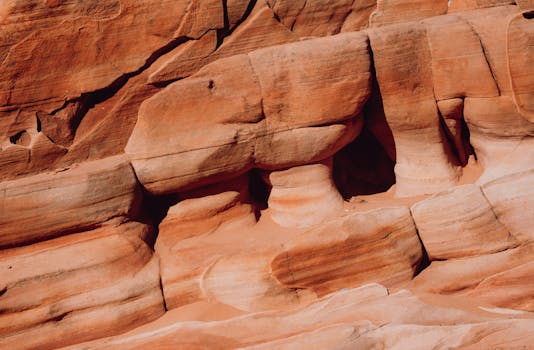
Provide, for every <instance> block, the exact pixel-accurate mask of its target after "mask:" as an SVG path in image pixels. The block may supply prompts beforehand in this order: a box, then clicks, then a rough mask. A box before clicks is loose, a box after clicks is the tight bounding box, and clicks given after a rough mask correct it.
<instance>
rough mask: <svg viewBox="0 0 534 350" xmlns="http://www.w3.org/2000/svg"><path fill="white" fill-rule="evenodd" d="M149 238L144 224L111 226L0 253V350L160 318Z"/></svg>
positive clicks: (80, 337)
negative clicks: (0, 294) (0, 272)
mask: <svg viewBox="0 0 534 350" xmlns="http://www.w3.org/2000/svg"><path fill="white" fill-rule="evenodd" d="M149 235H150V227H148V226H146V225H143V224H139V223H127V224H123V225H118V224H117V223H110V225H106V226H104V227H102V228H99V229H96V230H93V231H87V232H83V233H79V234H74V235H70V236H65V237H60V238H56V239H52V240H48V241H46V242H42V243H37V244H33V245H29V246H25V247H21V248H14V249H6V250H3V251H2V252H0V271H2V274H1V277H0V289H1V290H2V292H3V293H2V296H1V298H0V336H1V338H2V341H1V342H0V348H2V349H13V348H17V349H37V348H41V349H44V348H46V349H53V348H57V347H60V346H65V345H69V344H73V343H79V342H82V341H84V340H90V339H94V338H97V337H104V336H109V335H112V334H115V333H116V332H120V331H126V330H129V329H132V328H134V327H136V326H138V325H141V324H143V323H145V322H148V321H151V320H154V319H156V318H157V317H159V316H161V315H162V314H163V313H164V311H165V309H164V302H163V297H162V295H161V290H160V287H159V267H158V258H157V257H156V256H154V255H153V253H152V250H151V249H150V247H149V246H148V245H147V244H146V243H145V242H144V240H145V239H147V238H148V236H149ZM65 262H68V265H66V264H65ZM69 335H70V336H69ZM72 335H76V336H75V337H73V336H72Z"/></svg>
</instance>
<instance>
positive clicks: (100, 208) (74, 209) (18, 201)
mask: <svg viewBox="0 0 534 350" xmlns="http://www.w3.org/2000/svg"><path fill="white" fill-rule="evenodd" d="M0 193H2V198H1V200H0V208H1V209H2V210H1V211H0V247H9V246H17V245H22V244H28V243H32V242H36V241H42V240H45V239H48V238H52V237H54V236H59V235H62V234H65V233H69V232H76V231H83V230H86V229H90V228H93V227H96V226H98V225H100V224H101V223H102V222H104V221H107V220H109V219H112V218H115V217H124V218H132V217H135V216H136V215H138V214H139V209H140V204H141V197H142V194H141V190H140V188H139V185H138V183H137V180H136V178H135V174H134V172H133V170H132V167H131V165H130V163H129V162H128V160H127V159H126V157H124V156H116V157H111V158H107V159H103V160H100V161H98V162H88V163H82V164H80V165H77V166H75V167H73V168H65V169H61V170H58V171H55V172H53V173H45V174H39V175H34V176H30V177H26V178H22V179H18V180H12V181H6V182H1V183H0Z"/></svg>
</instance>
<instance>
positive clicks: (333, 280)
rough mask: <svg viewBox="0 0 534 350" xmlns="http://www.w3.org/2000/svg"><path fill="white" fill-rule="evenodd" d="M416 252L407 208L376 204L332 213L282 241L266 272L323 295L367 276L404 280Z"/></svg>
mask: <svg viewBox="0 0 534 350" xmlns="http://www.w3.org/2000/svg"><path fill="white" fill-rule="evenodd" d="M421 258H422V251H421V245H420V243H419V239H418V237H417V233H416V230H415V226H414V223H413V221H412V218H411V216H410V212H409V210H408V209H407V208H405V207H397V208H381V209H376V210H373V211H369V212H364V213H354V214H350V215H349V216H346V217H343V218H339V219H335V220H333V221H331V222H328V223H326V224H324V225H322V226H320V227H318V228H317V229H314V230H311V231H309V232H307V233H304V234H302V235H300V236H298V237H296V238H295V239H293V240H291V241H290V242H288V243H286V244H284V246H283V251H282V252H280V253H279V254H278V255H277V256H276V257H274V258H273V259H272V261H271V270H272V272H271V273H272V275H273V276H274V277H275V278H276V279H277V280H278V281H279V282H280V283H282V284H284V285H286V286H287V287H290V288H310V289H312V290H313V291H314V292H316V293H317V294H318V295H324V294H327V293H330V292H333V291H336V290H338V289H341V288H346V287H355V286H358V285H361V284H365V283H370V282H377V283H382V284H384V285H386V286H392V285H395V284H398V283H400V282H403V281H409V280H410V279H411V278H412V277H413V275H414V273H415V271H416V269H417V266H418V265H419V262H420V261H421Z"/></svg>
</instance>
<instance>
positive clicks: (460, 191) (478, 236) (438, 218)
mask: <svg viewBox="0 0 534 350" xmlns="http://www.w3.org/2000/svg"><path fill="white" fill-rule="evenodd" d="M411 211H412V215H413V218H414V221H415V224H416V225H417V229H418V232H419V236H420V237H421V240H422V241H423V245H424V246H425V249H426V251H427V253H428V256H429V258H430V259H431V260H436V259H437V260H443V259H451V258H459V257H463V256H470V255H480V254H489V253H494V252H498V251H502V250H505V249H508V248H512V247H514V246H517V244H518V242H517V241H516V240H515V238H514V237H513V236H511V235H510V233H509V232H508V230H507V229H506V227H505V226H504V225H503V224H501V222H499V220H498V219H497V217H496V216H495V213H494V212H493V210H492V208H491V206H490V204H489V203H488V201H487V200H486V198H485V197H484V195H483V194H482V191H481V190H480V188H479V187H478V186H476V185H464V186H459V187H455V188H453V189H451V190H447V191H445V192H441V193H439V194H436V195H434V196H433V197H432V198H429V199H426V200H424V201H422V202H419V203H417V204H415V205H414V206H413V207H412V208H411Z"/></svg>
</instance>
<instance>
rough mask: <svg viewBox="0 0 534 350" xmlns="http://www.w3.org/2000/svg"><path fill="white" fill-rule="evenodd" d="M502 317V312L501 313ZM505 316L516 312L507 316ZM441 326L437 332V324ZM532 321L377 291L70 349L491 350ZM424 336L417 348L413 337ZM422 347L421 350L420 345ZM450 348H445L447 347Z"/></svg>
mask: <svg viewBox="0 0 534 350" xmlns="http://www.w3.org/2000/svg"><path fill="white" fill-rule="evenodd" d="M501 312H502V313H501ZM507 312H512V313H509V314H507ZM438 323H439V326H438V325H437V324H438ZM532 323H533V321H532V316H531V315H528V314H521V315H517V314H515V315H514V314H513V310H505V309H502V310H491V309H489V308H488V311H485V310H484V309H481V308H476V307H472V306H467V307H466V308H465V309H464V310H460V309H458V308H457V306H455V305H454V303H451V304H447V303H443V301H440V300H439V299H437V300H431V301H425V300H424V299H422V298H419V297H417V296H415V295H413V294H411V293H409V292H408V291H400V292H397V293H393V294H390V295H388V291H387V289H386V288H384V287H382V286H380V285H378V284H371V285H366V286H363V287H360V288H356V289H347V290H344V291H339V292H337V293H334V294H332V295H330V296H327V297H324V298H322V299H321V300H319V301H317V302H315V303H313V304H310V305H309V306H305V307H300V308H296V309H292V310H288V311H270V312H262V313H255V314H250V315H246V316H240V317H236V318H230V319H228V320H224V321H216V322H173V319H172V318H171V317H170V318H168V319H167V320H165V323H164V324H163V325H162V328H161V330H159V331H158V330H155V329H153V328H150V327H146V328H145V329H143V330H139V331H137V332H133V333H128V334H125V335H123V336H118V337H114V338H108V339H104V340H101V341H96V342H92V343H86V344H82V345H80V346H74V347H69V348H68V349H82V348H83V349H113V348H116V347H121V348H124V349H143V348H146V347H160V348H165V347H174V348H176V347H177V348H184V349H193V348H195V347H202V346H210V347H214V348H217V349H235V348H250V349H272V348H281V349H285V348H289V349H295V348H302V347H304V346H306V345H311V346H312V348H313V347H314V346H315V345H317V347H316V348H319V349H320V348H324V347H327V348H330V347H331V346H336V345H338V346H340V347H341V348H346V347H349V348H352V347H355V348H359V347H363V348H366V347H372V346H383V347H385V348H387V349H402V348H403V347H405V346H407V345H409V344H414V343H415V344H416V348H418V349H430V348H436V347H437V348H438V349H445V348H446V347H447V346H456V347H462V346H463V347H469V346H471V347H473V348H476V347H489V348H491V347H492V346H498V345H499V344H502V343H501V342H502V340H503V337H504V338H505V339H511V341H510V342H509V343H508V344H509V345H512V346H513V345H519V346H522V345H521V344H528V342H529V341H531V340H532V334H530V333H529V332H528V329H529V327H532ZM420 337H423V339H424V340H425V341H424V342H422V343H418V341H417V340H414V338H420ZM417 344H420V345H417ZM443 344H447V345H443Z"/></svg>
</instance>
